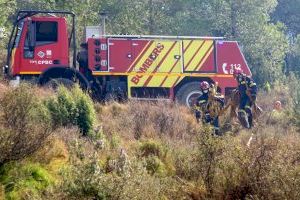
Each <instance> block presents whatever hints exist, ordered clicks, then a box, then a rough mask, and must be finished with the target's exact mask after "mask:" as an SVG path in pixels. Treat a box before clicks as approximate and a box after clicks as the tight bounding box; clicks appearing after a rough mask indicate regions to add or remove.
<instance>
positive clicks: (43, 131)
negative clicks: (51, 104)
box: [0, 85, 51, 164]
mask: <svg viewBox="0 0 300 200" xmlns="http://www.w3.org/2000/svg"><path fill="white" fill-rule="evenodd" d="M34 94H35V91H34V89H32V88H31V86H30V85H21V86H20V87H18V88H15V89H11V90H8V91H6V92H5V93H4V95H3V96H2V98H0V152H1V154H0V164H3V163H4V162H7V161H10V160H16V159H20V158H23V157H25V156H27V155H29V154H31V153H33V152H34V151H36V150H37V149H38V148H39V147H41V146H42V145H43V142H44V141H45V140H46V138H47V137H48V136H49V135H50V133H51V118H50V114H49V111H48V110H47V108H46V107H45V106H44V104H43V103H42V102H41V101H40V100H39V98H38V97H37V96H36V95H34Z"/></svg>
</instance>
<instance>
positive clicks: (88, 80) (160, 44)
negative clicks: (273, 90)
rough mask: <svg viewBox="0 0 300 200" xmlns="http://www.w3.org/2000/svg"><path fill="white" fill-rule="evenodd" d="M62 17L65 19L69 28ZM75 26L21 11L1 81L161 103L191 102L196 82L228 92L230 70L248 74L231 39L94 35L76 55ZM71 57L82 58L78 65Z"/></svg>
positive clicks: (48, 14)
mask: <svg viewBox="0 0 300 200" xmlns="http://www.w3.org/2000/svg"><path fill="white" fill-rule="evenodd" d="M65 15H69V16H71V18H72V25H71V27H69V26H68V24H67V20H66V16H65ZM75 27H76V24H75V15H74V13H72V12H61V11H24V10H23V11H19V12H18V14H17V18H16V21H15V23H14V27H13V31H12V33H11V36H10V40H9V44H8V56H7V64H6V66H5V73H6V74H7V76H8V77H10V78H12V79H15V80H32V81H36V82H37V83H38V84H40V85H45V84H50V83H62V84H72V83H74V82H78V83H79V84H80V85H81V87H82V88H84V89H90V90H91V91H92V94H93V96H95V97H98V98H101V99H107V98H139V99H155V98H165V99H172V100H177V101H178V102H181V103H184V104H187V105H190V104H191V102H192V101H193V99H194V98H195V97H197V96H199V94H200V93H201V92H200V90H199V89H200V88H199V83H200V82H201V81H204V80H205V81H208V82H210V83H215V82H218V86H219V90H220V92H221V93H222V94H227V93H228V92H230V90H232V88H235V87H236V81H235V80H234V79H233V76H232V72H233V70H234V68H241V69H242V70H243V71H244V72H245V73H246V74H248V75H251V72H250V70H249V68H248V66H247V62H246V60H245V58H244V56H243V54H242V52H241V50H240V48H239V45H238V43H237V42H236V41H225V40H224V39H223V38H220V37H192V36H153V35H151V36H146V35H130V36H129V35H118V36H116V35H102V36H101V35H100V36H99V37H94V36H92V37H90V38H87V39H86V44H83V47H85V49H83V50H82V51H81V52H79V54H78V55H77V52H76V50H77V47H76V29H75ZM71 50H72V54H71V53H69V52H71ZM83 55H85V56H83ZM76 58H77V59H78V60H81V61H83V62H81V64H80V65H81V66H79V67H77V63H76ZM71 59H72V62H70V60H71Z"/></svg>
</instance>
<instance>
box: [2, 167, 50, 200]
mask: <svg viewBox="0 0 300 200" xmlns="http://www.w3.org/2000/svg"><path fill="white" fill-rule="evenodd" d="M0 175H1V178H0V182H1V183H2V184H3V185H4V187H5V197H6V198H7V199H41V195H42V192H43V191H45V190H46V188H47V187H49V186H51V185H54V179H53V177H52V176H51V175H50V174H49V173H48V171H47V170H46V169H45V168H43V167H42V166H41V165H39V164H33V163H26V162H21V163H10V164H5V165H3V166H2V167H1V168H0Z"/></svg>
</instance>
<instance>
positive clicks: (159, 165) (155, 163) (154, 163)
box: [145, 156, 166, 175]
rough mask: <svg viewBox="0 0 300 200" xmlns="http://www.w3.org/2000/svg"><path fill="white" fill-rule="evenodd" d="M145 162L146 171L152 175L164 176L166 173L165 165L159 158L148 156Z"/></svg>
mask: <svg viewBox="0 0 300 200" xmlns="http://www.w3.org/2000/svg"><path fill="white" fill-rule="evenodd" d="M145 162H146V169H147V171H148V172H150V174H152V175H153V174H158V175H164V174H165V173H166V167H165V164H164V163H163V162H162V161H161V160H160V159H159V158H158V157H157V156H148V157H147V158H146V159H145Z"/></svg>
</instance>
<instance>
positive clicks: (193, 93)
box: [175, 82, 202, 108]
mask: <svg viewBox="0 0 300 200" xmlns="http://www.w3.org/2000/svg"><path fill="white" fill-rule="evenodd" d="M201 94H202V92H201V90H200V82H191V83H187V84H185V85H183V86H182V87H181V88H179V90H178V91H177V93H176V96H175V98H176V101H177V102H178V103H180V104H182V105H186V106H188V107H189V108H191V107H193V106H194V105H195V103H196V99H197V98H198V97H199V96H200V95H201Z"/></svg>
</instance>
